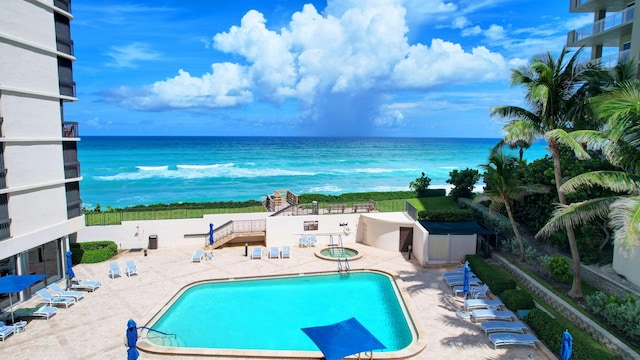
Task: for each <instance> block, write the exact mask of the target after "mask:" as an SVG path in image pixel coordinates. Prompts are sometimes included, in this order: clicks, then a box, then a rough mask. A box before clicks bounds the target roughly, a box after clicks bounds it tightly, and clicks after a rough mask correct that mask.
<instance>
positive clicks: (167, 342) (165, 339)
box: [138, 326, 179, 346]
mask: <svg viewBox="0 0 640 360" xmlns="http://www.w3.org/2000/svg"><path fill="white" fill-rule="evenodd" d="M138 329H147V330H148V331H149V332H155V333H158V334H161V335H164V336H159V338H161V339H162V346H179V342H178V336H177V335H176V334H169V333H166V332H162V331H160V330H156V329H152V328H150V327H146V326H138ZM147 338H149V334H147ZM172 338H173V339H172Z"/></svg>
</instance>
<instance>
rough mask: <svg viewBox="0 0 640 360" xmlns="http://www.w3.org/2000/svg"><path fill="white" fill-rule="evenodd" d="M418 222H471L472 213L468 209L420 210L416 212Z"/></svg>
mask: <svg viewBox="0 0 640 360" xmlns="http://www.w3.org/2000/svg"><path fill="white" fill-rule="evenodd" d="M418 220H426V221H452V222H461V221H472V220H473V213H472V212H471V210H469V209H449V210H422V211H419V212H418Z"/></svg>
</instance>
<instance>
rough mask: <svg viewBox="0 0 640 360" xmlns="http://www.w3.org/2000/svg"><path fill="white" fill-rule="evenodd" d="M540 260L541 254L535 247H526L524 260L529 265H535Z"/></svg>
mask: <svg viewBox="0 0 640 360" xmlns="http://www.w3.org/2000/svg"><path fill="white" fill-rule="evenodd" d="M539 258H540V253H539V252H538V250H536V249H535V248H534V247H531V246H526V247H525V249H524V260H525V261H526V262H528V263H534V262H536V261H538V259H539Z"/></svg>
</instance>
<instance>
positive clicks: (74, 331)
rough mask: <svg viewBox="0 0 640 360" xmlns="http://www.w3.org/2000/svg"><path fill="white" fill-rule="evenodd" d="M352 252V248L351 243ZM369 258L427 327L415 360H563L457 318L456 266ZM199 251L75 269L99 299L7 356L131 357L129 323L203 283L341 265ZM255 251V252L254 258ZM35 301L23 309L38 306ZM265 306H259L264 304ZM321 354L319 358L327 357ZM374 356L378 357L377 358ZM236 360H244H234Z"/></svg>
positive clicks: (381, 253)
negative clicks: (198, 255) (446, 277)
mask: <svg viewBox="0 0 640 360" xmlns="http://www.w3.org/2000/svg"><path fill="white" fill-rule="evenodd" d="M350 246H352V245H351V244H350ZM352 247H355V248H356V249H357V250H358V251H359V252H361V253H363V255H364V256H363V257H362V258H361V259H358V260H355V261H352V262H351V268H352V269H363V268H366V269H379V270H383V271H386V272H389V273H391V274H395V275H396V276H397V282H398V286H399V287H400V288H401V290H403V291H404V292H405V293H406V294H408V295H409V299H407V301H408V302H409V308H410V310H411V313H412V316H413V317H414V321H415V322H416V323H417V325H418V326H420V327H421V329H422V334H423V335H424V339H421V341H424V342H426V348H425V349H424V350H423V351H422V352H421V353H420V354H418V355H416V356H414V357H413V358H414V359H453V358H466V359H555V357H554V356H553V354H551V352H550V351H549V350H548V349H543V348H541V347H538V349H537V350H536V349H533V348H531V347H526V346H511V347H507V348H504V349H499V350H494V349H493V346H492V344H491V343H490V341H489V340H488V338H487V336H486V335H485V334H484V332H483V331H482V330H481V328H480V325H479V324H475V323H472V322H470V320H468V319H462V318H459V317H458V316H456V312H457V311H459V310H461V309H462V308H463V301H462V298H461V297H457V298H456V297H454V296H453V293H452V291H451V290H450V289H449V288H448V287H447V285H446V284H445V283H444V281H443V280H442V277H441V273H442V272H444V271H450V270H452V267H448V268H447V267H441V268H429V269H425V268H422V267H421V266H419V265H417V264H416V263H414V262H412V260H408V259H406V258H405V257H403V255H402V254H401V253H399V252H394V251H386V250H381V249H377V248H373V247H369V246H364V245H360V244H355V245H354V246H352ZM195 250H196V248H194V247H191V246H189V247H171V248H168V247H167V248H162V247H161V248H159V249H157V250H149V252H148V256H144V254H143V252H142V251H140V252H123V253H121V254H120V255H118V257H116V258H114V259H113V260H116V261H117V262H118V263H119V265H120V267H121V268H123V269H124V264H125V261H126V260H130V259H133V260H134V261H135V262H136V264H137V267H138V270H139V275H133V276H131V277H127V276H126V275H125V276H123V277H118V278H116V279H110V278H109V276H108V269H109V266H108V263H107V262H104V263H99V264H82V265H77V266H75V267H74V271H75V273H76V275H77V276H78V277H80V278H83V279H87V280H97V281H101V282H102V287H100V288H99V289H98V290H97V291H95V292H94V293H87V294H86V295H85V296H84V299H82V300H80V301H79V302H78V303H77V304H74V305H72V306H70V307H69V308H68V309H64V308H62V309H58V311H57V314H56V315H54V316H53V317H52V318H51V319H49V320H42V319H31V320H29V322H28V324H27V326H26V328H25V331H23V332H21V333H19V334H13V335H11V336H9V337H8V338H7V339H6V341H4V342H2V343H0V351H1V352H2V353H4V354H13V356H17V357H20V358H24V359H32V358H33V359H35V358H42V357H46V358H47V359H49V360H54V359H124V358H126V356H127V352H126V349H127V348H126V347H125V345H124V344H125V331H126V324H127V321H128V320H129V319H133V320H135V321H136V322H137V323H138V326H142V325H145V324H146V322H147V321H149V319H151V317H152V316H153V315H154V314H155V313H156V312H157V311H158V310H159V309H160V308H161V307H162V306H163V305H164V304H165V303H166V302H167V301H168V300H169V299H170V298H171V297H172V296H173V295H174V294H175V293H176V292H178V291H179V290H180V289H181V288H182V287H184V286H185V285H187V284H189V283H191V282H194V281H199V280H206V279H226V278H231V277H245V276H259V275H277V274H298V273H303V272H317V271H337V263H336V262H335V261H327V260H321V259H319V258H317V257H316V256H315V255H314V253H315V252H316V251H317V249H316V248H313V247H312V248H298V247H297V246H296V247H292V249H291V250H292V253H291V258H289V259H268V258H267V257H266V256H263V258H262V259H256V260H251V259H250V257H245V256H244V252H245V249H244V247H229V248H224V249H219V250H214V251H213V259H212V260H210V261H209V260H206V259H203V260H202V261H201V262H199V263H192V262H191V257H192V255H193V253H194V251H195ZM250 253H251V249H249V254H250ZM37 298H38V297H37V296H35V297H34V298H33V299H31V300H29V301H28V302H26V303H25V304H22V305H20V307H27V306H35V305H37V303H38V299H37ZM257 301H258V300H257ZM321 356H322V355H321V353H320V352H318V358H321ZM174 358H175V359H196V358H198V357H196V356H180V357H178V356H176V357H174V356H166V355H158V354H151V353H146V352H142V351H141V352H140V359H174ZM374 358H376V356H375V353H374ZM234 359H237V357H236V358H234Z"/></svg>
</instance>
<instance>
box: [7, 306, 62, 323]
mask: <svg viewBox="0 0 640 360" xmlns="http://www.w3.org/2000/svg"><path fill="white" fill-rule="evenodd" d="M56 311H58V308H55V307H53V306H48V305H42V306H40V307H37V308H22V309H16V310H14V311H13V316H15V317H16V318H26V317H43V318H45V319H47V320H49V318H50V317H51V316H53V314H55V313H56Z"/></svg>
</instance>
